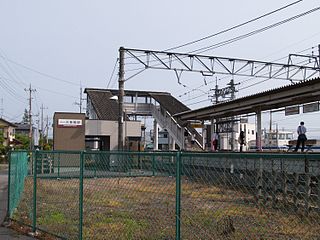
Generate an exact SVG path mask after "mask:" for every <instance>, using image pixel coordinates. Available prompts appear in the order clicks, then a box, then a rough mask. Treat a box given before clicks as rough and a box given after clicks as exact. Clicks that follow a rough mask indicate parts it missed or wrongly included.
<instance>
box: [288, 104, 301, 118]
mask: <svg viewBox="0 0 320 240" xmlns="http://www.w3.org/2000/svg"><path fill="white" fill-rule="evenodd" d="M284 112H285V113H284V115H285V116H289V115H295V114H299V113H300V108H299V106H293V107H286V108H285V111H284Z"/></svg>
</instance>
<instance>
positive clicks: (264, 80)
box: [187, 61, 305, 106]
mask: <svg viewBox="0 0 320 240" xmlns="http://www.w3.org/2000/svg"><path fill="white" fill-rule="evenodd" d="M303 62H305V61H302V62H300V63H303ZM283 74H284V73H283ZM281 75H282V74H281ZM250 79H255V77H252V78H250ZM271 79H272V78H266V79H263V80H261V81H259V82H256V83H254V84H251V85H249V86H246V87H243V88H239V89H238V90H244V89H247V88H250V87H253V86H255V85H258V84H261V83H263V82H266V81H268V80H271ZM204 95H205V94H203V95H202V96H204ZM199 97H200V96H199ZM209 100H210V99H205V100H200V101H197V102H194V103H190V104H188V105H187V106H191V105H195V104H198V103H202V102H205V101H209Z"/></svg>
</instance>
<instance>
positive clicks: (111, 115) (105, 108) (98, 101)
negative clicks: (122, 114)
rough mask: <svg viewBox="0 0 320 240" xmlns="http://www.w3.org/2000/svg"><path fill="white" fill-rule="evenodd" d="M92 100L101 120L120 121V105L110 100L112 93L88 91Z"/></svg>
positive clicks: (96, 90)
mask: <svg viewBox="0 0 320 240" xmlns="http://www.w3.org/2000/svg"><path fill="white" fill-rule="evenodd" d="M85 92H86V93H87V94H88V97H89V98H90V99H91V102H92V105H93V107H94V110H95V112H96V114H97V117H98V119H100V120H109V121H118V115H119V114H118V111H119V110H118V109H119V104H118V102H117V101H115V100H111V99H110V98H111V97H112V96H113V95H112V94H111V92H110V91H108V90H102V89H86V91H85Z"/></svg>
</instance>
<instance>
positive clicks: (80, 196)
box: [79, 151, 84, 240]
mask: <svg viewBox="0 0 320 240" xmlns="http://www.w3.org/2000/svg"><path fill="white" fill-rule="evenodd" d="M83 171H84V152H83V151H82V152H81V153H80V176H79V240H82V232H83Z"/></svg>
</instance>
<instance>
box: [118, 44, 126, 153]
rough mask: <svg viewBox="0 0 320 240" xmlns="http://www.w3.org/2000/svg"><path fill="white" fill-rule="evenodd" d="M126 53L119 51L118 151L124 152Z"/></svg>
mask: <svg viewBox="0 0 320 240" xmlns="http://www.w3.org/2000/svg"><path fill="white" fill-rule="evenodd" d="M124 53H125V49H124V48H123V47H120V49H119V55H120V56H119V96H118V101H119V116H118V150H119V151H122V150H123V97H124Z"/></svg>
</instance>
